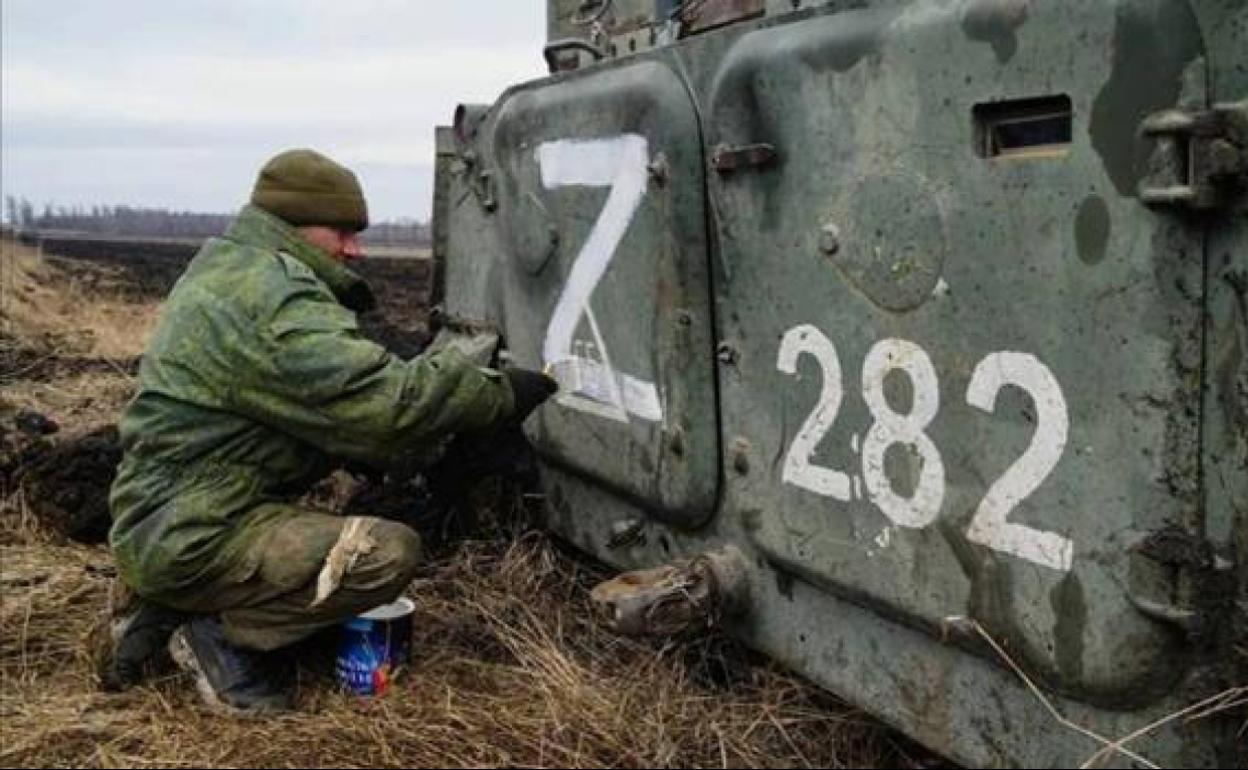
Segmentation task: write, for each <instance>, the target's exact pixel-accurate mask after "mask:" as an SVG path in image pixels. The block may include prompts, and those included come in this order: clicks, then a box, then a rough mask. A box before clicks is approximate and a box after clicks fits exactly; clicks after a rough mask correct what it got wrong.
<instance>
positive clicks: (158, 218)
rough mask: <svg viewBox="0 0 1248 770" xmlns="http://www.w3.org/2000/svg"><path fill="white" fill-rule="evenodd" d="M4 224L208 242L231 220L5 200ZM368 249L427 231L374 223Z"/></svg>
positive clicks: (410, 240) (409, 224) (413, 242)
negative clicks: (205, 239) (198, 239)
mask: <svg viewBox="0 0 1248 770" xmlns="http://www.w3.org/2000/svg"><path fill="white" fill-rule="evenodd" d="M4 213H5V221H7V222H8V223H9V225H10V226H12V227H14V228H16V229H18V230H26V231H30V230H36V231H41V232H42V231H53V230H55V231H62V232H75V233H86V234H91V235H118V236H143V237H151V238H208V237H211V236H214V235H220V234H221V233H223V232H225V229H226V228H227V227H229V224H230V222H231V221H233V219H234V215H233V214H203V213H199V212H194V211H171V210H169V209H159V208H139V207H135V206H107V205H97V206H60V205H54V204H51V203H48V204H44V206H43V209H42V210H41V211H36V210H35V207H34V206H33V205H31V202H30V201H28V200H26V199H25V198H21V197H17V196H13V195H6V196H5V199H4ZM363 241H364V243H366V244H369V245H373V246H428V245H429V241H430V233H429V225H428V224H426V223H424V222H417V221H416V220H414V219H399V220H395V221H390V222H377V223H374V224H373V225H371V226H370V227H369V228H368V230H366V231H364V237H363Z"/></svg>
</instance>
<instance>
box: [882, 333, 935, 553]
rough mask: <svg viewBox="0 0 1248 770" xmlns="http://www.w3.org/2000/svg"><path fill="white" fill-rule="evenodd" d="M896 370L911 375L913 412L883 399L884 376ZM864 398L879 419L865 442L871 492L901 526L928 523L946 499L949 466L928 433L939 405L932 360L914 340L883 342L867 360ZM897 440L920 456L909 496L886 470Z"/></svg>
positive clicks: (883, 510)
mask: <svg viewBox="0 0 1248 770" xmlns="http://www.w3.org/2000/svg"><path fill="white" fill-rule="evenodd" d="M893 370H897V371H902V372H905V373H906V375H907V376H908V377H909V378H910V385H911V392H912V393H913V399H912V403H911V406H910V413H909V414H904V415H902V414H898V413H896V412H894V411H893V409H892V407H890V406H889V405H888V401H887V400H885V398H884V376H885V375H887V374H888V373H889V372H890V371H893ZM862 397H863V400H865V401H866V402H867V409H869V410H870V411H871V416H872V417H873V418H875V423H874V424H872V426H871V429H870V430H869V431H867V437H866V439H865V440H864V441H863V442H862V480H863V482H864V483H865V484H866V487H867V494H868V495H869V496H870V497H871V501H872V502H874V503H875V504H876V505H877V506H879V509H880V511H882V512H883V513H884V515H885V516H887V517H888V518H890V519H892V520H893V522H894V523H896V524H898V525H899V526H902V527H912V528H919V527H926V526H927V525H928V524H931V523H932V522H933V521H935V520H936V517H937V516H938V515H939V514H940V504H941V502H942V501H943V500H944V497H945V465H944V463H943V462H942V461H941V459H940V452H939V451H937V449H936V445H935V444H933V443H932V440H931V439H930V438H929V437H928V436H927V434H926V433H924V432H923V430H924V429H925V428H926V427H927V426H928V425H929V424H931V422H932V419H933V418H934V417H936V411H937V410H938V409H939V408H940V389H939V386H938V384H937V380H936V369H935V368H934V367H933V366H932V360H931V359H930V358H928V357H927V353H925V352H924V351H923V348H921V347H919V346H918V345H916V344H914V343H913V342H907V341H906V340H899V339H886V340H880V341H879V342H877V343H875V346H874V347H872V348H871V351H870V352H869V353H867V358H866V360H864V361H863V362H862ZM893 444H903V445H909V446H913V447H915V448H916V450H917V452H918V455H919V463H920V467H921V470H920V471H919V483H918V486H917V487H916V488H915V490H914V495H913V496H911V497H910V498H909V499H907V498H905V497H902V496H901V495H899V494H897V493H896V492H894V491H893V488H892V485H891V484H890V483H889V481H888V476H887V475H885V473H884V453H885V452H886V451H887V450H888V448H889V447H890V446H892V445H893Z"/></svg>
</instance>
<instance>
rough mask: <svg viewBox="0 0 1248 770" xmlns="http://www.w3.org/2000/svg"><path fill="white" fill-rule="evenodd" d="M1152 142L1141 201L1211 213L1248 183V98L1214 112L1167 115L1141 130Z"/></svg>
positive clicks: (1155, 116)
mask: <svg viewBox="0 0 1248 770" xmlns="http://www.w3.org/2000/svg"><path fill="white" fill-rule="evenodd" d="M1141 131H1142V133H1143V135H1144V137H1145V138H1147V139H1150V140H1152V142H1153V153H1152V156H1151V157H1150V159H1149V168H1148V173H1147V174H1146V175H1145V177H1144V179H1142V180H1141V181H1140V187H1139V191H1140V201H1141V202H1143V203H1145V204H1146V205H1150V206H1159V205H1171V206H1182V207H1185V208H1190V209H1212V208H1217V207H1218V206H1221V205H1223V204H1225V203H1226V201H1227V199H1228V198H1229V193H1230V192H1231V191H1232V189H1233V188H1234V187H1236V186H1243V185H1244V184H1245V182H1248V99H1246V100H1243V101H1239V102H1232V103H1227V104H1217V105H1214V107H1213V108H1212V109H1209V110H1198V111H1197V110H1165V111H1164V112H1157V113H1153V114H1152V115H1149V116H1148V117H1147V118H1145V119H1144V123H1143V124H1142V125H1141Z"/></svg>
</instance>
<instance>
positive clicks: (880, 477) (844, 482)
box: [776, 324, 1074, 571]
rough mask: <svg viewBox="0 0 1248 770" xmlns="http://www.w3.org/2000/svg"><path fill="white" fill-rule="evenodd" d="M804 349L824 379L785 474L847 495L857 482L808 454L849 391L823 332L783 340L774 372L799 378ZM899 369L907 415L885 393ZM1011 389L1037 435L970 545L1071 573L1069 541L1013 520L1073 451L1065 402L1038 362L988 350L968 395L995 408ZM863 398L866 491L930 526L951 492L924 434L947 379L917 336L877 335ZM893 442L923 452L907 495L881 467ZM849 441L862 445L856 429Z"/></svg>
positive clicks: (890, 511) (993, 489) (904, 520)
mask: <svg viewBox="0 0 1248 770" xmlns="http://www.w3.org/2000/svg"><path fill="white" fill-rule="evenodd" d="M802 353H809V354H810V355H811V356H813V357H814V358H815V360H816V361H817V362H818V364H819V367H820V369H821V371H822V375H823V384H822V387H821V390H820V394H819V401H818V403H817V404H816V405H815V408H814V411H812V412H811V413H810V415H809V416H808V417H807V418H806V421H805V422H804V423H803V424H802V427H801V429H800V430H799V431H798V432H797V436H796V437H795V438H794V439H793V443H792V444H791V445H790V446H789V451H788V454H787V455H786V456H785V462H784V471H783V475H782V478H783V480H784V482H785V483H788V484H793V485H794V486H798V487H802V488H803V489H807V490H810V491H811V492H814V493H816V494H820V495H823V496H825V497H831V498H833V499H836V500H842V501H849V500H850V499H851V492H850V485H851V481H856V480H854V479H851V478H850V477H849V476H848V475H846V474H845V473H842V472H840V471H837V470H833V469H831V468H825V467H823V466H820V465H816V464H814V463H813V462H811V459H810V458H811V456H812V455H813V454H814V452H815V450H816V448H817V447H818V445H819V442H820V441H822V440H823V437H824V436H825V435H826V434H827V432H828V431H829V430H830V429H831V427H832V423H833V422H834V421H835V420H836V414H837V412H838V411H839V410H840V407H841V401H842V399H843V398H844V395H845V394H844V389H843V387H842V384H841V361H840V357H839V356H838V355H837V352H836V346H835V345H834V344H833V343H832V341H831V340H829V339H828V338H827V337H826V336H825V335H824V334H823V332H821V331H819V329H817V328H816V327H814V326H811V325H810V324H802V325H800V326H795V327H793V328H792V329H789V331H788V332H787V333H786V334H785V335H784V338H783V339H782V340H781V342H780V354H779V357H778V358H777V360H776V368H778V369H779V370H780V371H782V372H784V373H785V374H796V373H797V360H798V358H799V356H800V355H801V354H802ZM893 370H897V371H900V372H904V373H905V374H906V376H907V377H908V378H909V380H910V385H911V393H912V398H911V405H910V408H909V410H908V412H907V413H905V414H900V413H898V412H896V411H895V410H894V409H893V408H892V407H891V406H889V404H888V400H887V399H886V398H885V397H884V378H885V377H886V376H887V375H888V373H889V372H891V371H893ZM1006 385H1014V386H1016V387H1018V388H1021V389H1022V390H1024V391H1025V392H1026V393H1027V394H1028V395H1029V396H1030V397H1031V398H1032V400H1033V401H1034V402H1035V404H1036V412H1037V427H1036V432H1035V434H1034V435H1033V436H1032V439H1031V444H1030V445H1029V446H1028V447H1027V451H1026V452H1024V453H1023V455H1022V457H1020V458H1018V460H1016V461H1015V462H1014V464H1013V465H1011V466H1010V467H1009V469H1008V470H1006V472H1005V474H1004V475H1002V476H1001V478H999V479H997V481H996V482H995V483H993V484H992V485H991V486H990V487H989V488H988V492H987V494H985V495H984V499H983V500H982V501H981V502H980V504H979V506H978V507H977V508H976V510H975V515H974V517H972V519H971V523H970V525H969V526H968V527H967V532H966V536H967V539H968V540H970V541H971V542H973V543H977V544H980V545H984V546H987V547H989V548H992V549H994V550H997V551H1001V552H1003V553H1008V554H1011V555H1014V556H1017V557H1019V558H1021V559H1026V560H1028V561H1031V562H1034V563H1036V564H1041V565H1044V566H1046V567H1051V568H1053V569H1056V570H1061V571H1068V570H1069V569H1070V565H1071V556H1072V552H1073V550H1074V549H1073V544H1072V542H1071V540H1070V539H1069V538H1066V537H1063V536H1061V535H1058V534H1056V533H1054V532H1045V531H1043V530H1038V529H1035V528H1032V527H1028V526H1025V525H1023V524H1015V523H1011V522H1009V521H1007V517H1008V516H1009V514H1010V512H1011V511H1012V510H1014V508H1015V507H1017V506H1018V504H1019V503H1020V502H1022V501H1023V500H1024V499H1025V498H1026V497H1027V496H1028V495H1030V494H1031V493H1032V492H1034V491H1035V490H1036V488H1038V487H1039V486H1040V484H1041V482H1043V481H1044V479H1045V478H1046V477H1047V476H1048V475H1049V473H1050V472H1052V470H1053V468H1055V467H1056V466H1057V462H1058V460H1059V459H1060V458H1061V456H1062V452H1063V450H1064V449H1065V448H1066V435H1067V431H1068V428H1069V423H1068V419H1067V414H1066V401H1065V399H1064V398H1063V396H1062V389H1061V386H1060V385H1058V382H1057V379H1056V378H1055V377H1054V376H1053V374H1052V372H1050V371H1049V369H1048V367H1046V366H1045V365H1044V364H1043V363H1041V362H1040V361H1039V359H1037V358H1036V357H1035V356H1032V355H1030V354H1028V353H1018V352H1014V351H1008V350H1003V351H998V352H995V353H991V354H989V355H988V356H986V357H985V358H984V359H983V360H982V361H980V362H979V365H978V366H976V367H975V371H974V373H973V375H972V376H971V382H970V384H969V385H968V387H967V393H966V401H967V403H968V404H970V405H971V406H974V407H977V408H979V409H982V410H984V411H986V412H991V411H992V410H993V405H994V404H995V403H996V397H997V393H998V392H999V391H1000V390H1001V388H1002V387H1004V386H1006ZM862 396H863V400H864V401H865V402H866V404H867V409H868V410H869V411H870V413H871V417H872V420H873V422H872V424H871V427H870V429H868V431H867V435H866V438H865V439H864V440H863V442H862V477H863V478H862V481H863V483H864V485H865V486H866V490H867V495H868V497H869V498H870V499H871V501H872V502H873V503H875V505H876V506H877V507H878V508H879V509H880V511H881V512H882V513H883V514H884V515H885V516H887V517H888V518H889V519H890V520H891V521H892V522H893V523H894V524H897V525H898V526H902V527H909V528H914V529H917V528H922V527H927V526H929V525H931V524H932V522H934V521H935V520H936V519H937V517H939V515H940V508H941V505H942V504H943V502H944V497H945V466H944V462H943V460H942V459H941V456H940V451H939V450H938V449H937V448H936V444H935V443H934V442H933V441H932V439H931V437H929V436H928V435H927V433H926V432H925V431H926V430H927V427H928V426H929V425H931V423H932V420H934V419H935V418H936V413H937V411H939V409H940V385H939V381H938V378H937V375H936V368H935V367H934V366H933V365H932V360H931V358H930V357H929V356H928V355H927V352H926V351H924V350H923V348H921V347H919V346H918V345H916V344H915V343H913V342H909V341H907V340H902V339H892V338H890V339H884V340H880V341H879V342H877V343H876V344H875V345H874V346H872V348H871V350H870V351H869V352H868V353H867V357H866V359H865V360H864V361H863V363H862ZM895 444H901V445H903V446H909V447H913V451H914V452H915V453H916V454H917V455H918V461H919V468H920V470H919V480H918V484H917V486H916V487H915V490H914V493H913V494H912V495H911V496H910V497H908V498H907V497H903V496H901V495H899V494H897V492H896V491H894V490H893V488H892V484H891V482H890V481H889V479H888V475H887V474H886V473H885V471H884V456H885V455H886V454H887V452H888V448H889V447H890V446H893V445H895ZM852 445H853V446H854V448H855V450H856V449H857V436H856V435H855V436H854V439H853V442H852Z"/></svg>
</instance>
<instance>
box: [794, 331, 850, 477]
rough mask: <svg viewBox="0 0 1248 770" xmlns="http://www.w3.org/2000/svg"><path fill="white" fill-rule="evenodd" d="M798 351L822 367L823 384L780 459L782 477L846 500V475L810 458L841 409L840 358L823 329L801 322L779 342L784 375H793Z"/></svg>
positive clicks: (795, 369) (795, 370)
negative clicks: (808, 413)
mask: <svg viewBox="0 0 1248 770" xmlns="http://www.w3.org/2000/svg"><path fill="white" fill-rule="evenodd" d="M802 353H809V354H810V355H812V356H814V358H815V360H816V361H817V362H818V363H819V368H820V369H821V370H822V376H823V385H822V388H821V389H820V391H819V403H818V404H816V405H815V410H814V411H813V412H811V413H810V415H809V416H807V418H806V422H804V423H802V427H801V429H800V430H798V432H797V437H796V438H795V439H793V444H792V445H791V446H790V447H789V453H788V455H786V456H785V458H784V474H783V477H784V480H785V481H786V482H788V483H790V484H795V485H797V486H799V487H803V488H805V489H809V490H810V491H811V492H814V493H816V494H820V495H826V496H828V497H833V498H836V499H837V500H849V499H850V494H849V476H848V475H846V474H844V473H841V472H840V471H834V470H832V469H831V468H824V467H822V466H819V465H815V464H814V463H812V462H811V461H810V456H811V454H813V453H814V451H815V447H817V446H818V445H819V442H820V440H822V439H823V434H825V433H827V432H828V429H829V428H831V427H832V422H833V421H834V420H835V419H836V412H837V410H839V409H840V408H841V398H842V397H843V396H844V391H843V389H842V387H841V361H840V359H839V358H838V357H837V355H836V348H835V347H834V346H833V345H832V341H831V340H829V339H828V338H827V337H825V336H824V334H823V332H821V331H819V330H818V329H816V328H815V327H813V326H811V325H809V324H805V325H802V326H794V327H793V328H792V329H789V331H788V333H787V334H785V335H784V339H783V340H781V342H780V356H779V358H778V359H777V360H776V367H777V368H778V369H779V370H780V371H782V372H784V373H785V374H797V359H798V357H799V356H800V355H801V354H802Z"/></svg>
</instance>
